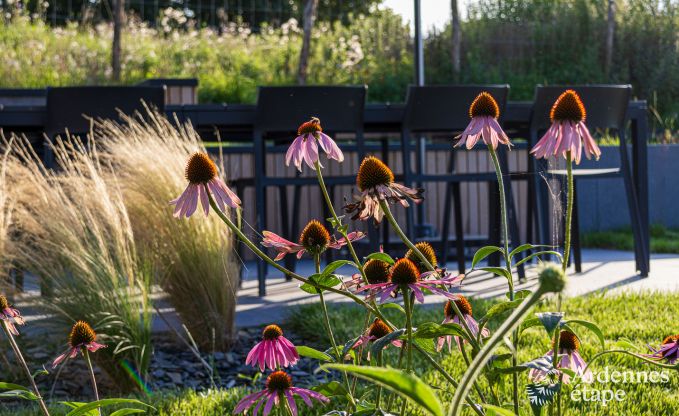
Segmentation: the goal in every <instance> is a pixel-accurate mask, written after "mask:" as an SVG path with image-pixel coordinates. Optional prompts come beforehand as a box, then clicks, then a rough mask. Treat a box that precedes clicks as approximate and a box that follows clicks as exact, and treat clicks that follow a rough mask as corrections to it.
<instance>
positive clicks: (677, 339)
mask: <svg viewBox="0 0 679 416" xmlns="http://www.w3.org/2000/svg"><path fill="white" fill-rule="evenodd" d="M649 348H650V347H649ZM651 351H653V354H644V355H645V356H646V357H649V358H654V359H657V360H667V362H668V363H669V364H674V363H676V362H677V360H678V359H679V335H670V336H668V337H666V338H665V339H664V340H663V342H662V345H661V346H660V348H658V349H657V350H656V349H655V348H651Z"/></svg>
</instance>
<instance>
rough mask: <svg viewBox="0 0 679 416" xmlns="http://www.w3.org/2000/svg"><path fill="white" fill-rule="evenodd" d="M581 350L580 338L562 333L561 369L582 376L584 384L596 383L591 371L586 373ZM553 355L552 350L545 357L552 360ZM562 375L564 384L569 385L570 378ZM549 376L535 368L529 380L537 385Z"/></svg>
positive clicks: (567, 332)
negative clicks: (566, 369)
mask: <svg viewBox="0 0 679 416" xmlns="http://www.w3.org/2000/svg"><path fill="white" fill-rule="evenodd" d="M579 349H580V340H579V339H578V337H577V336H576V335H575V334H574V333H572V332H570V331H561V333H560V334H559V355H563V357H562V358H561V361H559V368H568V369H570V370H572V371H573V372H574V373H575V374H576V375H578V376H580V378H581V379H582V381H583V382H585V383H591V382H592V381H594V375H593V374H592V371H590V370H589V369H587V371H585V369H586V368H587V363H585V360H583V359H582V357H581V356H580V353H579V352H578V350H579ZM553 353H554V350H553V349H551V350H549V352H548V353H547V354H545V355H544V356H545V357H549V358H550V360H551V357H552V355H553ZM557 371H558V369H557ZM562 374H563V382H564V383H565V384H568V383H569V382H570V376H569V375H568V374H566V373H562ZM547 375H548V374H547V373H546V372H544V371H541V370H538V369H535V368H533V369H531V370H530V371H529V372H528V378H530V379H531V380H532V381H533V382H535V383H537V382H540V381H542V380H544V379H545V377H547Z"/></svg>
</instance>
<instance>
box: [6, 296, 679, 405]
mask: <svg viewBox="0 0 679 416" xmlns="http://www.w3.org/2000/svg"><path fill="white" fill-rule="evenodd" d="M492 303H493V302H492V301H474V302H473V306H474V314H475V315H476V316H482V315H483V314H484V313H485V311H486V310H487V309H488V307H489V306H490V305H492ZM430 306H431V307H430ZM563 306H564V310H565V311H566V313H567V317H570V318H582V319H587V320H590V321H593V322H596V323H597V324H598V325H599V326H600V327H601V329H602V330H603V333H604V335H605V338H606V344H607V346H609V347H611V346H613V344H614V343H615V341H616V340H617V339H619V338H621V337H626V338H628V339H630V340H631V341H632V342H633V343H634V344H635V345H638V346H639V347H640V348H644V346H645V345H646V344H648V343H652V344H657V343H658V342H659V341H660V340H662V338H664V337H665V336H666V335H669V334H673V333H676V332H679V328H677V326H678V325H677V324H676V323H675V322H676V316H677V314H679V294H659V293H645V294H623V295H616V296H603V295H592V296H586V297H578V298H572V299H566V300H565V301H564V305H563ZM537 310H538V311H547V310H554V304H553V303H551V302H547V303H545V304H543V305H540V306H539V307H538V308H537ZM330 312H331V320H332V322H333V324H334V325H335V334H336V337H337V338H338V340H341V341H342V342H343V341H344V340H346V339H349V338H352V337H354V336H356V334H358V332H359V331H360V328H361V326H362V324H363V317H364V315H363V312H362V311H361V310H360V309H358V308H356V307H353V306H351V305H331V306H330ZM388 312H390V315H391V318H393V319H394V320H395V321H398V320H401V319H402V318H400V317H399V316H398V315H397V314H398V312H396V311H393V310H390V311H388ZM441 319H442V311H441V305H427V307H425V308H420V309H418V310H417V312H416V317H415V320H416V323H417V322H425V321H440V320H441ZM322 328H323V324H322V321H321V313H320V309H319V307H318V305H305V306H302V307H299V308H296V309H294V310H293V311H292V313H291V315H290V319H289V320H288V322H287V323H286V325H284V329H286V330H294V331H295V332H296V333H297V334H298V335H299V336H302V337H304V338H306V339H309V340H311V341H310V342H309V345H311V346H316V347H323V346H325V345H326V342H327V340H326V339H325V338H324V331H323V330H322ZM579 335H580V336H581V337H582V341H583V346H582V350H581V352H582V354H583V357H584V359H585V360H586V361H587V360H589V358H590V357H591V356H592V355H593V354H595V353H596V352H598V351H599V350H600V348H601V347H600V346H599V345H598V343H597V341H596V338H595V337H594V336H593V335H592V334H591V333H589V332H586V331H584V330H582V331H580V332H579ZM519 345H520V360H521V361H527V360H530V359H532V358H535V357H537V356H539V355H542V354H543V353H544V352H545V351H546V350H547V349H548V348H549V343H548V340H547V339H546V334H545V332H544V330H543V329H542V328H537V327H536V328H531V329H528V330H527V331H526V332H525V333H524V336H523V337H522V339H521V342H520V344H519ZM503 348H504V347H503ZM390 350H391V351H390ZM387 351H389V355H388V358H387V359H388V360H394V359H395V356H394V352H395V351H394V349H393V348H391V349H389V350H387ZM438 359H439V361H440V362H441V363H442V364H443V365H444V366H445V367H446V368H447V369H448V370H449V371H450V372H451V373H452V374H454V375H455V377H456V378H458V379H459V377H460V375H461V373H462V371H463V369H464V365H463V361H462V358H461V357H460V354H459V353H453V354H448V353H445V354H442V355H441V356H440V357H439V358H438ZM416 364H417V365H416V366H415V368H416V369H418V370H417V371H418V373H419V374H420V376H421V377H423V378H424V379H425V380H426V381H427V382H429V383H431V384H432V385H435V386H438V387H440V389H439V390H438V393H439V395H441V397H442V400H443V401H444V402H445V401H447V400H449V399H450V398H451V397H452V396H451V395H450V389H448V387H447V385H446V383H445V382H443V381H442V378H441V377H440V376H439V375H438V374H437V373H436V372H434V371H431V370H428V369H426V366H425V365H424V364H423V363H422V362H420V361H419V360H418V362H417V363H416ZM606 366H608V368H609V370H610V371H613V370H618V371H621V372H623V371H635V372H639V371H651V370H653V368H651V367H649V366H647V365H643V364H640V363H638V362H636V361H634V360H633V359H630V358H628V357H621V356H608V358H605V359H602V360H600V361H598V363H597V364H595V365H594V367H593V370H594V372H595V373H597V372H599V371H603V369H604V368H605V367H606ZM668 375H669V382H668V383H666V384H650V383H647V384H644V383H638V384H630V383H628V384H622V383H618V384H600V383H595V384H594V385H593V386H591V388H596V389H601V390H606V389H608V390H612V391H617V390H623V391H624V392H625V399H624V400H623V401H621V402H610V403H608V404H607V406H606V407H604V406H602V405H601V403H592V402H589V403H583V402H581V403H579V404H577V405H576V406H574V407H572V406H569V408H568V411H567V412H566V413H565V414H567V415H601V416H604V415H649V416H650V415H653V416H656V415H669V414H676V413H677V411H679V395H678V394H677V392H678V391H679V377H677V374H676V372H674V371H672V372H668ZM520 380H521V383H522V385H523V384H525V382H526V377H525V375H522V376H521V377H520ZM243 393H244V390H243V389H232V390H229V391H224V390H220V391H214V392H210V393H208V394H203V393H195V392H192V391H190V390H186V391H183V392H178V393H166V394H163V395H156V396H154V397H153V398H152V399H151V402H152V403H153V404H154V406H155V407H156V408H157V409H158V412H157V413H154V414H158V415H163V416H169V415H186V416H193V415H195V416H212V415H215V416H216V415H227V414H230V413H231V410H232V409H233V406H234V405H235V403H236V402H237V400H238V398H239V397H241V396H242V394H243ZM506 393H507V391H506V390H505V391H504V392H503V396H502V397H504V398H505V399H506V398H507V397H509V396H508V395H507V394H506ZM521 397H522V400H523V401H524V405H526V406H527V399H526V397H525V394H522V395H521ZM566 400H569V399H567V398H566ZM329 408H332V406H330V407H329ZM329 408H327V409H317V410H316V411H315V412H305V413H303V414H305V415H318V414H322V413H323V411H327V410H328V409H329ZM54 410H55V411H54V413H53V414H55V415H61V414H64V413H65V412H64V411H63V407H58V406H55V407H54ZM32 414H37V413H36V412H35V411H33V412H31V411H22V410H17V409H16V408H14V409H11V410H10V409H0V415H2V416H5V415H7V416H9V415H17V416H27V415H32ZM410 414H415V413H410ZM525 414H526V415H528V413H525Z"/></svg>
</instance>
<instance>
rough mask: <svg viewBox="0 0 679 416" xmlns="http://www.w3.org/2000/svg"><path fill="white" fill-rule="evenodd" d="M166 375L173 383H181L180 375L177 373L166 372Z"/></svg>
mask: <svg viewBox="0 0 679 416" xmlns="http://www.w3.org/2000/svg"><path fill="white" fill-rule="evenodd" d="M167 376H168V377H169V378H170V380H172V382H173V383H174V384H182V375H181V374H179V373H167Z"/></svg>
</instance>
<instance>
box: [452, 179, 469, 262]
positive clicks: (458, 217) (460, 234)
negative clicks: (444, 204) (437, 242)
mask: <svg viewBox="0 0 679 416" xmlns="http://www.w3.org/2000/svg"><path fill="white" fill-rule="evenodd" d="M452 188H453V198H454V201H453V202H454V211H455V255H456V257H457V269H458V271H459V272H460V273H465V271H466V264H465V260H466V258H465V255H464V227H463V225H462V197H461V195H460V194H461V192H460V184H459V182H455V183H453V187H452Z"/></svg>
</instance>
